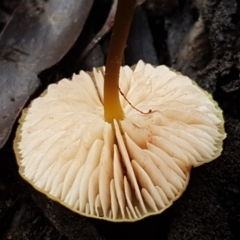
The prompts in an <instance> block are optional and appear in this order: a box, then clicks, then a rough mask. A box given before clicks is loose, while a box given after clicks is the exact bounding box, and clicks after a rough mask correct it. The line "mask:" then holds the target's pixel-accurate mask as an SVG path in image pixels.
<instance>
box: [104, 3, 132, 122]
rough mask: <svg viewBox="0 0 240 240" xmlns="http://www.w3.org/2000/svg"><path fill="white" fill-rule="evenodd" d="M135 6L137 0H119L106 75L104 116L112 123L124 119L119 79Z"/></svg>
mask: <svg viewBox="0 0 240 240" xmlns="http://www.w3.org/2000/svg"><path fill="white" fill-rule="evenodd" d="M135 6H136V0H118V6H117V12H116V17H115V21H114V26H113V32H112V37H111V42H110V48H109V53H108V56H107V63H106V72H105V77H104V78H105V79H104V118H105V121H107V122H110V123H112V122H113V119H118V120H120V119H124V113H123V109H122V107H121V104H120V100H119V91H118V80H119V72H120V67H121V64H122V59H123V54H124V48H125V45H126V41H127V37H128V34H129V30H130V26H131V23H132V18H133V14H134V8H135Z"/></svg>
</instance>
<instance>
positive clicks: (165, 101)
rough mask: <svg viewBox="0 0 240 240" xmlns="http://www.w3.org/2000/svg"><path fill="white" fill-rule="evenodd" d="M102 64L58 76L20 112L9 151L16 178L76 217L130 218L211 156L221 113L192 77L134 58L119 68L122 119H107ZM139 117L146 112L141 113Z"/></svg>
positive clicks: (159, 203) (179, 188)
mask: <svg viewBox="0 0 240 240" xmlns="http://www.w3.org/2000/svg"><path fill="white" fill-rule="evenodd" d="M103 75H104V68H99V69H94V70H93V72H92V73H86V72H84V71H81V72H80V74H79V75H74V76H73V78H72V81H70V80H67V79H63V80H61V81H59V82H58V84H51V85H49V87H48V89H47V90H46V91H45V92H44V93H43V94H42V95H41V96H40V97H39V98H37V99H35V100H33V101H32V102H31V104H30V106H29V107H28V108H27V109H25V110H24V111H23V113H22V117H21V119H20V125H19V127H18V130H17V134H16V138H15V142H14V149H15V154H16V157H17V162H18V165H19V172H20V174H21V176H22V177H23V178H24V179H26V180H27V181H28V182H29V183H30V184H31V185H32V186H33V187H34V188H36V189H37V190H38V191H40V192H42V193H44V194H45V195H47V196H48V197H49V198H51V199H53V200H55V201H58V202H59V203H61V204H63V205H64V206H66V207H67V208H69V209H71V210H72V211H74V212H77V213H79V214H82V215H85V216H88V217H94V218H101V219H105V220H109V221H136V220H139V219H142V218H144V217H146V216H149V215H154V214H159V213H161V212H162V211H164V210H165V209H167V208H168V207H169V206H171V205H172V203H173V202H174V201H175V200H176V199H177V198H179V197H180V196H181V194H182V193H183V192H184V190H185V189H186V187H187V184H188V181H189V177H190V170H191V168H192V167H197V166H199V165H202V164H204V163H206V162H209V161H212V160H214V159H215V158H217V157H218V156H219V155H220V154H221V151H222V144H223V139H224V138H225V137H226V134H225V131H224V121H223V116H222V111H221V109H220V108H219V107H218V105H217V103H216V102H215V101H214V100H213V99H212V97H211V96H210V95H209V94H208V93H207V92H206V91H204V90H202V89H200V88H199V87H198V86H197V85H196V84H195V83H194V82H193V81H192V80H190V79H189V78H188V77H186V76H182V75H180V74H178V73H176V72H174V71H172V70H170V69H169V68H167V67H166V66H158V67H153V66H151V65H149V64H145V63H144V62H143V61H139V62H138V64H137V65H136V66H134V67H132V68H130V67H128V66H124V67H122V68H121V70H120V79H119V86H120V89H121V91H122V92H123V94H124V95H125V97H126V98H127V99H128V101H129V102H130V103H131V104H132V105H133V106H134V108H133V107H132V106H131V105H130V104H129V103H128V101H126V99H125V98H124V97H123V96H120V102H121V105H122V107H123V110H124V113H125V119H124V120H114V122H113V123H112V124H110V123H108V122H106V121H105V120H104V110H103V83H104V77H103ZM139 111H142V112H144V113H141V112H139Z"/></svg>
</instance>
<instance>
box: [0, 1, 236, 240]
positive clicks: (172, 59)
mask: <svg viewBox="0 0 240 240" xmlns="http://www.w3.org/2000/svg"><path fill="white" fill-rule="evenodd" d="M49 1H50V0H49ZM19 2H20V1H17V0H15V1H8V0H1V1H0V30H1V31H2V29H3V28H4V26H5V25H6V23H7V21H8V20H9V19H10V17H11V16H12V13H13V11H14V9H15V8H16V6H17V5H18V4H19ZM29 2H31V3H33V4H34V2H38V3H39V2H47V1H29ZM96 2H97V1H96ZM110 3H111V1H107V0H101V1H98V2H97V3H95V5H94V8H93V10H92V12H91V14H90V16H89V19H88V21H87V23H86V25H85V28H84V30H83V32H82V34H81V36H80V38H79V39H78V40H77V42H76V44H75V46H74V47H73V49H72V50H70V52H69V53H68V54H67V55H66V56H65V57H64V58H63V60H62V61H61V62H60V63H59V64H57V65H55V66H54V67H52V68H51V69H49V70H47V71H44V72H43V73H41V74H40V78H41V83H42V84H41V87H39V88H38V89H37V92H36V93H35V95H38V94H39V93H40V92H41V91H42V90H43V89H44V88H45V87H46V86H47V84H48V83H50V82H54V81H57V80H58V79H61V78H62V77H70V76H71V74H72V73H73V72H74V71H75V72H78V71H79V70H80V69H86V70H90V69H91V68H92V67H97V66H101V65H103V64H104V61H105V56H106V49H107V46H108V43H109V34H107V35H106V36H105V37H102V36H101V41H100V42H99V43H98V44H97V45H96V46H95V47H94V49H93V50H92V51H88V52H87V54H86V58H84V59H80V57H79V56H80V55H81V53H82V52H83V50H84V49H86V46H87V44H88V43H89V42H91V39H92V37H94V36H95V35H96V33H97V32H98V30H99V29H100V28H101V26H102V25H103V23H104V20H105V18H106V16H107V15H108V11H109V9H110V6H111V4H110ZM30 10H31V9H30ZM239 10H240V1H236V0H215V1H207V0H204V1H200V0H192V1H190V0H189V1H186V0H179V1H177V0H173V1H170V0H169V1H166V0H148V1H147V2H146V3H145V5H144V6H143V7H138V9H137V10H136V15H135V18H134V22H133V26H132V30H131V34H130V37H129V41H128V45H127V48H126V53H125V64H129V65H132V64H135V63H136V62H137V61H138V60H139V59H143V60H144V61H146V62H150V63H153V64H167V65H169V66H171V67H174V68H176V69H177V70H179V71H181V72H183V73H184V74H186V75H188V76H190V77H191V78H194V79H196V81H197V82H198V84H199V85H200V86H202V87H203V88H204V89H206V90H208V91H209V92H211V93H212V94H213V96H214V98H215V99H216V100H217V101H218V102H219V104H220V106H221V107H222V109H223V111H224V117H225V121H226V125H225V126H226V131H227V134H228V137H227V139H226V141H225V143H224V151H223V154H222V156H221V157H219V158H218V159H217V160H215V161H213V162H212V163H210V164H207V165H204V166H202V167H199V168H197V169H193V170H192V174H191V180H190V184H189V186H188V188H187V190H186V192H185V193H184V194H183V196H182V197H181V198H180V199H179V200H178V201H177V202H176V203H175V204H174V205H173V207H171V208H170V209H168V210H167V211H165V212H164V213H163V214H161V215H158V216H154V217H149V218H147V219H145V220H142V221H139V222H137V223H132V224H124V223H121V224H114V223H109V222H105V221H99V220H92V219H87V218H84V217H81V216H78V215H76V214H73V213H71V212H69V211H68V210H66V209H65V208H63V207H62V206H60V205H58V204H56V203H54V202H52V201H50V200H49V199H47V198H46V197H45V196H43V195H41V194H39V193H37V192H36V191H34V190H33V189H32V188H31V187H30V186H29V185H28V184H27V183H25V182H24V181H23V180H22V179H21V178H20V176H19V175H18V169H17V165H16V163H15V158H14V154H13V150H12V141H13V137H14V131H15V129H16V126H14V128H13V130H12V134H11V136H10V138H9V140H8V141H7V143H6V145H5V146H4V147H3V148H2V149H1V151H0V239H13V240H27V239H30V240H32V239H36V240H43V239H56V240H58V239H59V240H67V239H74V240H77V239H91V240H94V239H109V240H118V239H119V240H123V239H124V240H127V239H149V240H154V239H161V240H165V239H170V240H187V239H193V240H198V239H199V240H212V239H215V240H239V239H240V150H239V149H240V147H239V146H240V108H239V105H240V104H239V103H240V97H239V96H240V79H239V76H240V75H239V73H240V14H239V13H240V11H239ZM0 37H1V36H0ZM0 81H1V80H0ZM1 100H2V99H1Z"/></svg>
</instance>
